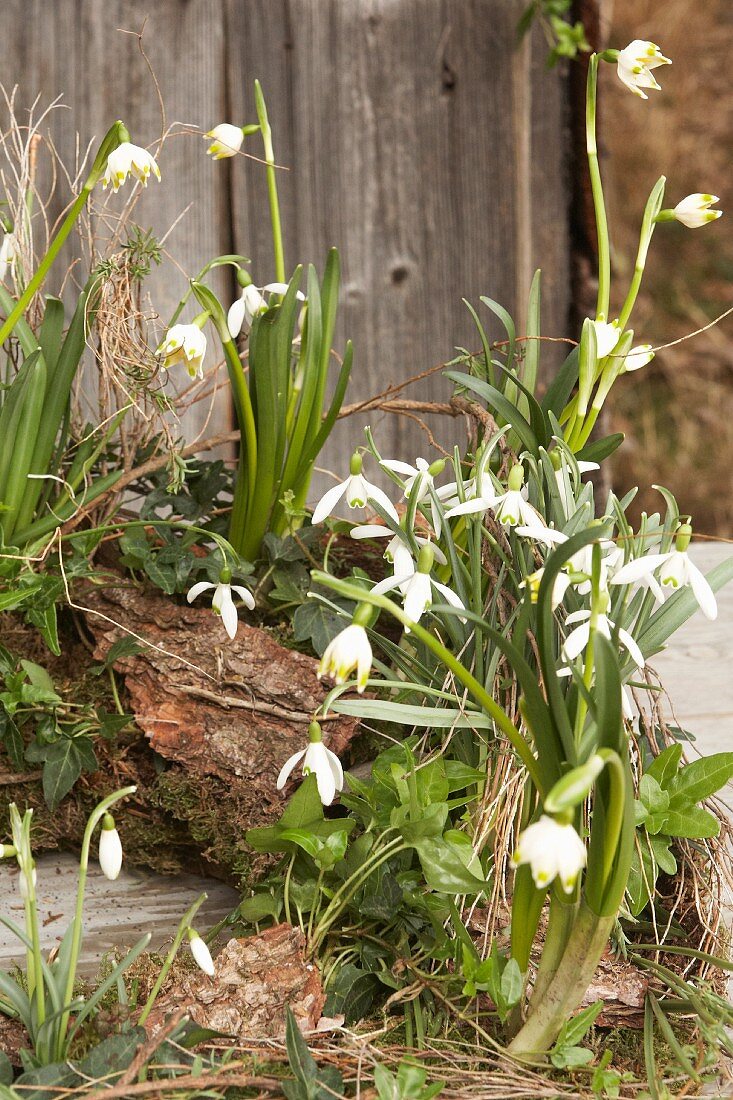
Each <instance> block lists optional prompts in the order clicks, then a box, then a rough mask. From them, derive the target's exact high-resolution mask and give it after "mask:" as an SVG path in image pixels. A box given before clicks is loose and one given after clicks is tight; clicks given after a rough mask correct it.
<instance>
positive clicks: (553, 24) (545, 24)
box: [517, 0, 591, 69]
mask: <svg viewBox="0 0 733 1100" xmlns="http://www.w3.org/2000/svg"><path fill="white" fill-rule="evenodd" d="M572 6H573V5H572V0H531V3H530V4H529V5H528V7H526V8H525V9H524V12H523V14H522V17H521V19H520V20H519V23H518V25H517V34H518V36H519V38H524V36H525V34H527V33H528V32H529V30H530V28H531V26H532V24H533V23H534V22H535V20H538V21H539V23H540V25H541V27H542V29H543V31H544V32H545V36H546V37H547V40H548V42H549V44H550V47H551V49H550V53H549V55H548V58H547V67H548V68H550V69H551V68H552V67H553V65H556V64H557V63H558V61H559V60H560V59H561V58H567V59H569V60H572V59H573V58H575V57H577V56H578V54H579V53H588V52H589V50H590V48H591V47H590V45H589V43H588V40H587V38H586V37H585V27H584V26H583V24H582V22H581V21H580V20H579V19H578V20H576V21H575V22H574V23H572V22H570V21H569V20H568V13H569V12H570V11H571V9H572Z"/></svg>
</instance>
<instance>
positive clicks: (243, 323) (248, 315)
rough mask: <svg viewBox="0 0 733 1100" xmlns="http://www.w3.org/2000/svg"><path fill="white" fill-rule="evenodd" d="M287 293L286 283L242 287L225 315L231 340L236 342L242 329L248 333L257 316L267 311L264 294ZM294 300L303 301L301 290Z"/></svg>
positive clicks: (303, 296) (252, 284)
mask: <svg viewBox="0 0 733 1100" xmlns="http://www.w3.org/2000/svg"><path fill="white" fill-rule="evenodd" d="M287 292H288V284H287V283H266V284H265V286H255V285H254V283H249V284H248V285H247V286H246V287H244V289H243V290H242V293H241V295H240V296H239V298H237V300H236V302H234V303H233V305H231V306H230V307H229V312H228V313H227V325H228V327H229V335H230V336H231V338H232V340H236V338H237V337H238V336H239V334H240V332H241V331H242V329H245V330H246V331H249V329H250V328H251V327H252V322H253V321H254V319H255V317H256V316H257V314H258V313H262V312H264V310H266V309H267V298H266V297H265V295H266V294H287ZM296 298H297V299H298V300H299V301H301V302H304V301H305V294H304V293H303V291H302V290H299V291H298V292H297V294H296Z"/></svg>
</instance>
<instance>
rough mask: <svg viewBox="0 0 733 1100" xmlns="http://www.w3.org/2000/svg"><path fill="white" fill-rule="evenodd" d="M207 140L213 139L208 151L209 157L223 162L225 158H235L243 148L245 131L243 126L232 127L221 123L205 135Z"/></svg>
mask: <svg viewBox="0 0 733 1100" xmlns="http://www.w3.org/2000/svg"><path fill="white" fill-rule="evenodd" d="M204 137H205V138H211V139H213V140H212V142H211V145H210V146H209V148H208V149H207V150H206V153H207V156H210V157H213V158H214V160H223V159H224V158H225V157H235V156H236V155H237V153H238V152H239V150H240V149H241V148H242V142H243V141H244V131H243V130H242V127H241V126H232V124H231V123H230V122H220V123H219V125H218V126H215V127H214V128H213V130H209V132H208V133H207V134H204Z"/></svg>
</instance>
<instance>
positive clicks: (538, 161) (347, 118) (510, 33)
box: [0, 0, 570, 468]
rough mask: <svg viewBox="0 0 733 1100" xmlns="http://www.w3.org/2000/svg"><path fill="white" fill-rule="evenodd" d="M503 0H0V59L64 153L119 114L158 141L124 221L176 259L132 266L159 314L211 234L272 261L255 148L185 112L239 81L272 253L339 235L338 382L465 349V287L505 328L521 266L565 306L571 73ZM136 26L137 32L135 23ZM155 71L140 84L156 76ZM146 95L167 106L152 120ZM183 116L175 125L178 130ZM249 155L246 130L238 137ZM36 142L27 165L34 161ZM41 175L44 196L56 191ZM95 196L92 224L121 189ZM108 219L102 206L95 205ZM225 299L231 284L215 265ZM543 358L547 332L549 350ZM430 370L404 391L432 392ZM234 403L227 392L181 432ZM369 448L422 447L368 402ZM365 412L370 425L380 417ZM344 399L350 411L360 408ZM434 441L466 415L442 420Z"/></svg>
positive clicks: (268, 270) (256, 264)
mask: <svg viewBox="0 0 733 1100" xmlns="http://www.w3.org/2000/svg"><path fill="white" fill-rule="evenodd" d="M523 6H524V5H523V4H522V3H519V2H518V0H5V2H4V4H3V34H2V36H0V74H2V82H3V84H4V85H5V87H6V89H7V90H8V91H10V89H11V88H12V87H13V85H14V84H16V83H17V85H18V91H17V94H16V108H21V107H27V106H29V105H30V104H31V103H32V102H33V100H34V99H35V97H36V96H40V97H41V100H40V102H41V104H43V105H45V104H47V103H48V102H49V101H50V100H52V99H53V98H54V97H56V96H58V95H61V96H62V98H63V103H64V104H66V105H67V106H68V108H70V109H68V110H57V111H55V112H53V114H52V116H51V117H50V119H49V125H48V129H49V130H50V132H51V134H52V136H53V141H54V143H55V146H56V148H57V149H58V150H59V152H60V153H61V154H62V155H63V156H64V157H66V158H68V159H71V160H73V155H72V154H73V149H74V143H75V134H76V133H77V132H78V133H79V135H80V147H81V148H83V147H84V146H85V145H86V143H87V142H88V141H89V140H90V139H91V138H92V136H93V135H96V137H97V139H99V138H100V137H101V135H102V134H103V133H104V132H105V131H106V129H107V127H108V126H109V125H110V123H111V122H112V121H113V120H114V119H116V118H118V117H119V118H122V119H124V121H125V122H126V124H127V126H128V128H129V129H130V132H131V134H132V140H133V141H134V142H136V143H138V144H142V145H149V144H150V145H151V147H153V146H154V143H155V141H156V140H157V139H158V138H159V136H160V134H161V132H162V130H163V129H166V128H168V129H170V128H171V127H172V126H173V124H174V123H176V122H177V123H179V124H180V123H183V124H185V125H183V126H181V125H178V126H174V127H173V136H171V137H170V138H168V140H167V141H166V143H165V146H164V149H163V151H162V154H161V157H160V167H161V170H162V173H163V182H162V183H161V184H159V185H158V184H156V183H152V184H151V185H150V186H149V187H148V188H147V191H146V192H145V193H144V194H143V195H142V197H141V199H140V201H139V203H138V206H137V209H136V214H135V218H136V220H137V221H139V222H140V224H141V225H142V226H143V227H144V228H148V227H151V228H152V229H153V232H154V233H155V234H156V235H157V236H158V237H159V238H160V237H161V236H163V235H164V234H166V233H167V231H168V229H169V228H170V226H171V225H173V224H174V223H175V229H174V230H173V232H172V233H171V234H170V235H169V236H167V237H166V238H165V248H166V251H167V253H168V256H169V258H170V260H171V261H172V262H166V263H165V265H164V267H163V268H161V269H160V271H159V272H157V273H154V275H153V277H152V279H151V281H150V290H151V306H152V309H153V310H155V311H157V312H158V313H159V314H160V317H161V322H164V319H165V318H166V316H168V315H169V313H170V310H171V309H172V308H173V306H174V304H175V303H176V301H177V300H178V298H179V296H180V295H181V294H182V292H183V291H184V289H185V287H186V277H187V276H188V275H193V274H195V273H196V272H197V271H198V270H199V269H200V267H201V266H202V264H203V263H205V262H206V261H207V260H209V259H211V258H212V257H213V256H215V255H218V254H220V253H229V252H240V253H243V254H244V255H246V256H248V257H251V259H252V261H253V262H252V265H251V272H252V276H253V279H254V281H255V283H256V284H260V285H261V284H263V283H267V282H269V281H271V280H272V278H273V277H274V273H273V267H272V260H271V238H270V234H269V225H268V210H267V200H266V188H265V173H264V169H263V168H262V166H261V165H259V164H257V163H256V162H254V161H252V160H247V159H246V158H245V157H243V156H239V157H237V158H236V160H235V161H231V160H227V161H222V162H220V163H212V162H211V160H210V159H209V158H207V157H206V156H205V155H204V150H205V148H206V146H205V144H204V142H203V140H202V137H201V131H206V130H208V129H210V128H211V127H212V126H213V125H215V124H216V123H218V122H222V121H227V122H234V123H237V124H239V125H241V124H243V123H247V122H252V121H253V120H255V113H254V103H253V82H254V79H255V78H256V77H257V78H259V79H260V80H261V82H262V84H263V88H264V92H265V95H266V99H267V103H268V108H269V113H270V118H271V121H272V126H273V131H274V142H275V155H276V158H277V160H278V162H279V163H280V164H281V165H283V166H285V168H287V171H283V172H281V173H280V176H279V182H280V194H281V202H282V206H283V211H284V231H285V241H286V263H287V265H288V267H289V269H292V267H294V266H295V264H296V263H297V262H303V261H306V262H307V261H311V262H313V263H315V264H316V265H317V266H318V267H319V268H320V270H322V268H323V263H324V260H325V256H326V251H327V249H328V247H330V246H331V245H334V244H335V245H337V246H338V247H339V249H340V251H341V254H342V261H343V286H342V296H341V298H342V301H341V321H340V324H339V330H338V339H337V341H336V347H337V348H343V341H344V339H345V338H346V337H347V336H349V337H351V338H352V339H353V341H354V345H355V357H354V362H355V367H354V374H353V384H352V386H351V390H350V393H349V395H348V397H347V400H349V401H351V402H354V401H359V400H362V399H364V398H367V397H371V396H373V395H374V394H375V393H378V392H380V391H381V390H383V389H385V388H386V387H387V386H389V385H390V384H392V383H396V382H399V381H400V380H404V379H406V378H407V377H409V376H411V375H414V374H417V373H418V372H420V371H425V370H427V369H428V368H430V367H433V366H435V365H436V364H439V363H441V362H442V361H445V360H448V359H451V358H452V357H453V355H454V354H455V351H454V349H455V347H456V346H457V345H458V346H464V347H469V348H476V347H477V346H478V341H477V338H476V335H475V330H474V327H473V322H472V321H471V318H470V316H469V314H468V311H467V310H466V308H465V306H464V305H463V304H462V301H461V299H462V297H464V296H465V297H466V298H468V299H469V300H470V301H471V302H472V303H474V304H475V305H476V306H477V308H478V309H479V310H480V311H481V312H482V313H483V315H484V319H485V321H486V322H487V326H488V331H489V332H490V335H491V337H492V338H494V339H496V338H502V337H503V336H504V333H503V331H502V330H501V328H500V326H499V325H498V322H496V321H495V320H493V319H492V316H491V314H490V313H489V311H488V310H487V309H485V307H483V306H481V305H480V304H479V301H478V299H479V296H480V295H482V294H486V295H489V296H490V297H492V298H494V299H496V300H498V301H500V302H501V303H502V304H503V305H504V306H505V307H506V308H507V309H509V310H510V311H511V312H512V313H513V314H514V316H515V317H516V318H517V322H518V325H519V330H520V331H521V326H522V324H523V319H522V318H523V314H524V309H525V303H526V298H527V293H528V290H529V284H530V281H531V278H532V274H533V271H534V268H535V267H536V266H539V265H540V264H541V265H542V267H543V275H544V283H543V318H544V324H545V329H546V331H547V332H548V333H550V334H553V335H558V334H561V333H564V332H565V330H566V326H567V318H568V312H569V306H570V277H569V244H568V231H567V228H568V195H569V186H568V175H569V171H570V168H569V164H568V142H567V140H566V134H567V117H568V83H567V80H566V78H565V76H564V74H563V73H562V72H561V71H560V70H553V71H552V72H548V71H547V69H546V67H545V59H546V57H547V49H548V47H547V45H546V43H545V41H544V39H543V38H542V35H541V34H540V33H539V32H538V31H535V33H534V34H532V35H531V36H529V37H528V38H527V39H526V40H525V41H524V42H523V43H522V44H521V45H520V46H518V44H517V22H518V19H519V16H520V14H521V12H522V10H523ZM143 24H144V26H145V29H144V35H143V46H144V49H145V51H146V53H147V56H148V58H149V63H150V68H151V70H152V73H154V76H155V80H153V77H152V75H151V72H150V71H149V70H148V66H147V64H146V61H145V59H144V58H143V56H142V55H141V53H140V50H139V45H138V39H137V37H136V35H135V34H130V33H124V32H125V31H127V32H130V31H133V32H134V31H139V30H140V29H141V28H142V27H143ZM156 83H157V88H156ZM158 90H159V92H160V99H161V102H162V104H163V105H164V109H165V124H163V120H162V118H161V108H160V104H159V100H158V94H157V93H158ZM185 131H188V132H185ZM245 148H246V149H250V150H251V151H252V152H253V153H255V154H257V155H259V154H261V151H262V150H261V145H260V143H259V141H258V139H257V138H251V139H248V143H247V144H246V146H245ZM42 159H43V152H42V153H41V155H40V158H39V179H43V178H44V177H43V173H44V172H47V169H46V168H44V166H43V163H41V161H42ZM69 196H70V189H69V186H68V182H67V181H65V180H64V179H59V180H58V181H57V188H56V195H55V197H54V199H53V200H52V202H51V204H50V210H51V212H52V213H55V212H58V210H60V209H61V207H62V206H63V205H64V204H65V203H66V202H68V200H69ZM95 201H96V203H97V204H98V206H99V204H101V203H102V202H105V205H104V208H103V209H98V216H97V219H96V223H95V224H96V228H97V230H98V231H99V232H100V233H101V235H102V236H104V233H105V224H108V225H112V224H113V221H112V220H111V219H113V217H114V211H115V210H116V209H119V206H120V204H121V199H120V198H117V199H115V198H114V197H112V198H108V199H106V200H104V199H103V196H102V194H101V192H100V193H99V195H96V194H95ZM105 219H107V222H105ZM213 283H214V285H215V286H216V288H217V290H218V291H219V293H220V294H221V296H222V298H223V300H224V302H225V304H226V305H228V304H229V302H230V301H231V300H232V297H233V294H234V285H233V281H232V280H231V277H230V275H229V274H228V272H226V271H224V270H220V271H219V272H217V273H214V275H213ZM553 356H554V357H555V359H556V357H557V351H556V349H555V348H553V347H551V346H550V347H549V348H548V360H549V358H551V357H553ZM448 395H449V389H448V387H447V385H446V384H445V383H444V382H443V381H442V379H441V378H440V376H439V375H432V376H431V377H430V378H428V379H427V380H426V381H425V382H423V383H421V384H420V386H419V390H418V389H417V388H416V389H415V391H414V392H412V393H410V394H409V396H412V397H419V398H420V399H422V400H429V399H435V398H440V397H443V398H445V397H447V396H448ZM205 418H208V420H207V427H206V431H207V432H208V433H209V434H211V433H212V432H213V431H214V430H215V429H217V428H220V427H221V426H222V425H226V424H228V423H229V421H230V414H229V409H228V407H227V402H226V394H225V393H224V392H222V393H221V394H220V395H219V401H218V404H217V406H216V407H215V408H214V410H213V413H212V412H211V410H209V409H204V408H202V409H200V410H199V411H198V412H197V413H194V414H193V415H192V416H190V417H189V418H188V422H187V427H188V430H189V431H192V430H194V429H196V430H198V429H200V428H201V426H202V420H203V419H205ZM370 419H371V421H372V426H373V427H376V426H377V423H379V441H380V446H381V448H382V450H383V453H384V454H385V455H390V456H396V455H397V454H399V455H400V456H401V457H403V458H406V459H411V458H412V457H413V456H414V455H415V454H420V453H426V454H430V446H429V442H428V440H427V439H426V437H425V433H424V432H422V431H421V429H420V428H419V427H418V426H417V425H416V423H415V422H414V421H410V420H409V419H405V418H404V417H399V418H398V417H395V416H390V417H386V416H379V415H375V414H371V416H370ZM380 421H381V422H380ZM363 422H364V418H362V421H361V424H363ZM443 435H444V437H445V439H446V443H447V444H448V446H449V447H452V444H453V441H454V439H456V438H459V437H461V438H462V437H463V435H464V433H463V429H462V428H460V429H457V428H456V427H455V426H454V425H453V424H449V425H447V431H446V432H443ZM362 438H363V437H362V435H361V426H360V424H356V423H355V422H354V421H352V420H350V421H348V422H343V423H342V424H341V425H339V426H338V428H337V431H336V433H335V439H334V443H333V445H332V446H331V447H330V450H329V451H328V452H327V454H326V455H325V462H326V464H330V465H337V466H339V467H340V468H343V464H344V459H345V456H346V454H348V452H349V450H350V449H352V448H353V445H354V443H355V442H360V441H361V440H362Z"/></svg>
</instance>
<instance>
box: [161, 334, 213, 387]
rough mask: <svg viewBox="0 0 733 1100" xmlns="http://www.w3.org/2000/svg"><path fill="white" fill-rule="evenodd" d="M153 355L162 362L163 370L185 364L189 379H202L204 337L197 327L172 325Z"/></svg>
mask: <svg viewBox="0 0 733 1100" xmlns="http://www.w3.org/2000/svg"><path fill="white" fill-rule="evenodd" d="M155 354H156V355H157V356H158V357H159V358H161V359H162V360H163V363H162V366H163V368H164V369H165V370H170V368H171V367H173V366H175V365H176V363H185V365H186V370H187V371H188V373H189V375H190V376H191V378H196V377H199V378H203V375H204V356H205V355H206V336H205V335H204V333H203V332H202V331H201V329H200V328H199V327H198V325H173V327H172V328H169V329H168V331H167V332H166V334H165V339H164V340H163V342H162V343H161V344H160V345H159V347H158V349H157V351H156V352H155Z"/></svg>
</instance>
